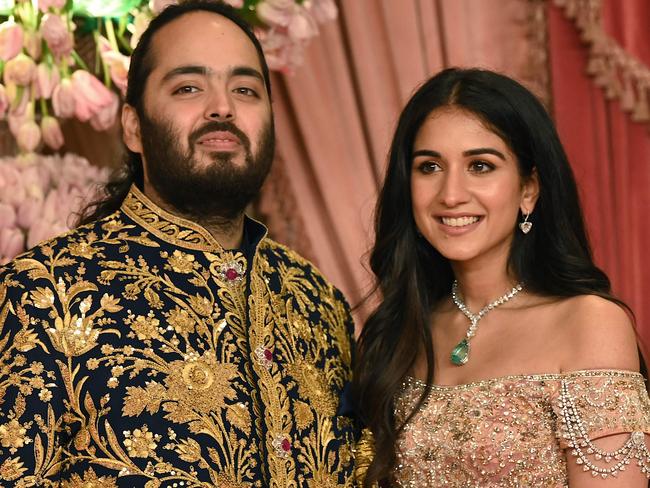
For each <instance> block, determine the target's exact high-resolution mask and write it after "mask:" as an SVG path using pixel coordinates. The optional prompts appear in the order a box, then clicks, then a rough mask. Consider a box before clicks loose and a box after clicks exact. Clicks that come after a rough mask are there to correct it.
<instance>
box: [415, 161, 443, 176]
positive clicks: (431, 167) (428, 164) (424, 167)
mask: <svg viewBox="0 0 650 488" xmlns="http://www.w3.org/2000/svg"><path fill="white" fill-rule="evenodd" d="M440 170H441V168H440V165H439V164H438V163H435V162H433V161H425V162H423V163H420V164H419V165H418V171H420V173H422V174H425V175H428V174H431V173H435V172H437V171H440Z"/></svg>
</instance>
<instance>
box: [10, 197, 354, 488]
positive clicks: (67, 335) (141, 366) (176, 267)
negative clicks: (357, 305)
mask: <svg viewBox="0 0 650 488" xmlns="http://www.w3.org/2000/svg"><path fill="white" fill-rule="evenodd" d="M244 235H245V237H244V244H243V245H242V248H241V249H238V250H232V251H229V250H224V249H223V248H221V246H219V244H218V243H217V242H216V241H215V240H214V239H213V238H212V236H211V235H210V234H209V233H208V232H207V231H206V230H205V229H203V228H202V227H200V226H198V225H196V224H194V223H192V222H189V221H186V220H183V219H179V218H176V217H175V216H173V215H171V214H168V213H167V212H165V211H163V210H162V209H160V208H158V207H157V206H155V205H154V204H153V203H152V202H151V201H149V200H148V199H147V198H146V197H145V196H144V195H143V194H142V193H140V192H139V191H138V189H137V188H135V187H133V188H132V189H131V192H130V193H129V194H128V196H127V197H126V199H125V201H124V203H123V204H122V207H121V209H120V210H119V211H117V212H116V213H114V214H113V215H111V216H109V217H107V218H104V219H102V220H99V221H97V222H96V223H93V224H89V225H86V226H83V227H80V228H78V229H76V230H74V231H72V232H70V233H68V234H66V235H64V236H61V237H59V238H56V239H54V240H52V241H49V242H46V243H43V244H41V245H39V246H37V247H36V248H34V249H33V250H31V251H29V252H28V253H26V254H23V255H21V256H19V257H18V258H17V259H16V260H14V261H13V262H11V263H9V264H8V265H7V266H6V267H4V268H0V486H5V487H6V486H14V487H27V486H57V487H62V488H73V487H91V486H92V487H98V488H99V487H101V488H114V487H128V488H133V487H145V488H167V487H169V488H174V487H183V488H189V487H202V488H209V487H214V486H219V487H220V488H235V487H259V488H262V487H265V488H266V487H277V488H287V487H294V488H301V487H310V486H314V487H334V486H350V485H351V484H352V479H351V474H352V466H353V464H354V459H353V456H352V454H353V447H354V440H355V439H354V437H355V431H356V426H355V424H354V422H353V421H352V419H351V416H350V413H351V412H350V411H346V408H345V405H344V404H342V402H341V398H345V395H343V392H344V390H346V385H347V384H348V383H349V381H350V377H351V345H352V344H351V342H352V333H353V323H352V319H351V317H350V313H349V308H348V306H347V304H346V302H345V300H344V299H343V297H342V295H341V293H340V292H339V291H338V290H337V289H336V288H334V287H333V286H332V285H330V284H329V283H328V282H327V281H325V279H324V278H323V277H322V276H321V274H320V273H319V272H318V270H316V269H315V268H314V267H313V266H312V265H311V264H309V263H308V262H307V261H305V260H303V259H302V258H300V257H299V256H298V255H297V254H295V253H294V252H292V251H290V250H289V249H287V248H285V247H283V246H281V245H279V244H277V243H275V242H273V241H272V240H270V239H268V238H267V237H266V229H265V228H264V226H262V225H261V224H259V223H257V222H255V221H253V220H251V219H246V222H245V229H244ZM346 391H347V390H346ZM348 410H350V409H348Z"/></svg>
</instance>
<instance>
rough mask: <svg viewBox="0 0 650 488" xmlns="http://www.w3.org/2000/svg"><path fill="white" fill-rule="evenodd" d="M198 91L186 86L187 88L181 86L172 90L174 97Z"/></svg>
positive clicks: (195, 88) (193, 87)
mask: <svg viewBox="0 0 650 488" xmlns="http://www.w3.org/2000/svg"><path fill="white" fill-rule="evenodd" d="M197 91H199V89H198V88H197V87H195V86H191V85H187V86H181V87H180V88H177V89H176V90H174V95H176V94H179V95H184V94H187V93H196V92H197Z"/></svg>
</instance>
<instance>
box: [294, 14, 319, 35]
mask: <svg viewBox="0 0 650 488" xmlns="http://www.w3.org/2000/svg"><path fill="white" fill-rule="evenodd" d="M316 34H318V27H317V26H316V21H315V20H314V18H313V17H312V16H311V15H310V14H309V12H307V10H305V9H304V8H300V9H297V10H296V12H295V15H293V17H291V20H290V21H289V37H290V38H291V39H293V40H296V41H302V40H304V39H309V38H310V37H314V36H315V35H316Z"/></svg>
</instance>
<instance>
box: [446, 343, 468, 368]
mask: <svg viewBox="0 0 650 488" xmlns="http://www.w3.org/2000/svg"><path fill="white" fill-rule="evenodd" d="M450 359H451V362H452V363H454V364H455V365H456V366H462V365H463V364H465V363H466V362H467V361H468V360H469V341H468V340H467V339H463V340H462V341H460V342H459V343H458V344H457V345H456V347H454V348H453V349H452V351H451V357H450Z"/></svg>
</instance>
